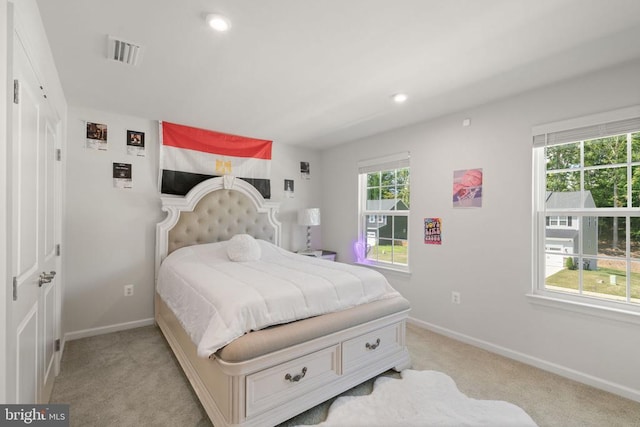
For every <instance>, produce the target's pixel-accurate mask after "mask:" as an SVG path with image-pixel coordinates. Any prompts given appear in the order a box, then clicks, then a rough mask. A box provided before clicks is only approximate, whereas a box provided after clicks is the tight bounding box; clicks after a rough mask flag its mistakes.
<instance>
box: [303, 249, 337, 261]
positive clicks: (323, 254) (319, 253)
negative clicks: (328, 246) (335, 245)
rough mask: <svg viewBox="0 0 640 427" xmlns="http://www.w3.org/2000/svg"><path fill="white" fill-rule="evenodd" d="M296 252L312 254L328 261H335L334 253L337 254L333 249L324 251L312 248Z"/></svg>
mask: <svg viewBox="0 0 640 427" xmlns="http://www.w3.org/2000/svg"><path fill="white" fill-rule="evenodd" d="M298 254H300V255H305V256H314V257H317V258H322V259H328V260H329V261H335V260H336V255H337V254H336V253H335V252H333V251H326V250H324V249H318V250H312V251H310V252H306V251H300V252H298Z"/></svg>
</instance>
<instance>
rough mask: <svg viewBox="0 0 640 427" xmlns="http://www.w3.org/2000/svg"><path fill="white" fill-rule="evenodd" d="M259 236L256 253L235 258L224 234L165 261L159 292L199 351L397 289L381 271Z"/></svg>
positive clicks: (390, 294)
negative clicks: (320, 256)
mask: <svg viewBox="0 0 640 427" xmlns="http://www.w3.org/2000/svg"><path fill="white" fill-rule="evenodd" d="M258 243H259V245H260V248H261V257H260V259H259V260H257V261H249V262H233V261H230V260H229V257H228V256H227V244H228V242H219V243H209V244H203V245H196V246H189V247H184V248H181V249H178V250H177V251H175V252H173V253H172V254H170V255H169V256H167V258H166V259H165V260H164V261H163V263H162V265H161V266H160V270H159V272H158V283H157V291H158V294H159V295H160V297H161V298H162V299H163V300H164V302H165V303H166V304H167V305H168V306H169V308H171V310H173V312H174V313H175V314H176V317H177V318H178V320H179V321H180V323H181V324H182V326H183V328H184V329H185V331H187V333H188V334H189V336H190V337H191V340H192V341H193V342H194V344H196V345H197V347H198V355H199V356H201V357H209V356H210V355H211V354H213V353H215V352H216V351H217V350H218V349H220V348H222V347H224V346H225V345H226V344H228V343H230V342H231V341H233V340H234V339H236V338H238V337H240V336H242V335H244V334H245V333H246V332H249V331H251V330H259V329H263V328H265V327H267V326H271V325H276V324H280V323H287V322H291V321H294V320H300V319H304V318H307V317H312V316H317V315H321V314H326V313H331V312H335V311H340V310H344V309H347V308H350V307H354V306H356V305H359V304H365V303H368V302H371V301H376V300H381V299H385V298H392V297H395V296H397V295H398V292H396V291H395V290H394V289H393V288H392V287H391V286H390V285H389V283H388V282H387V280H386V279H385V277H384V276H383V275H382V274H380V273H378V272H377V271H374V270H371V269H368V268H365V267H358V266H353V265H348V264H342V263H337V262H332V261H327V260H323V259H317V258H314V257H307V256H303V255H298V254H294V253H291V252H288V251H286V250H284V249H282V248H279V247H277V246H275V245H273V244H271V243H268V242H266V241H263V240H258Z"/></svg>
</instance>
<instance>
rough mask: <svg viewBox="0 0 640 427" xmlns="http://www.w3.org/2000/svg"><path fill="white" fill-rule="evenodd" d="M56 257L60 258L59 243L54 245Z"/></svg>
mask: <svg viewBox="0 0 640 427" xmlns="http://www.w3.org/2000/svg"><path fill="white" fill-rule="evenodd" d="M56 256H60V243H58V244H57V245H56Z"/></svg>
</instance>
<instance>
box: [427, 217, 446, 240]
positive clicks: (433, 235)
mask: <svg viewBox="0 0 640 427" xmlns="http://www.w3.org/2000/svg"><path fill="white" fill-rule="evenodd" d="M424 243H425V245H441V244H442V219H440V218H425V219H424Z"/></svg>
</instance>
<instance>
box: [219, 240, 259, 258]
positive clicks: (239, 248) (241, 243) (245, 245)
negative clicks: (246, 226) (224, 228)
mask: <svg viewBox="0 0 640 427" xmlns="http://www.w3.org/2000/svg"><path fill="white" fill-rule="evenodd" d="M260 255H262V251H261V250H260V245H259V244H258V242H256V239H254V238H253V237H252V236H250V235H248V234H236V235H235V236H233V237H232V238H231V240H229V244H228V245H227V256H229V259H230V260H231V261H237V262H246V261H257V260H259V259H260Z"/></svg>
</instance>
